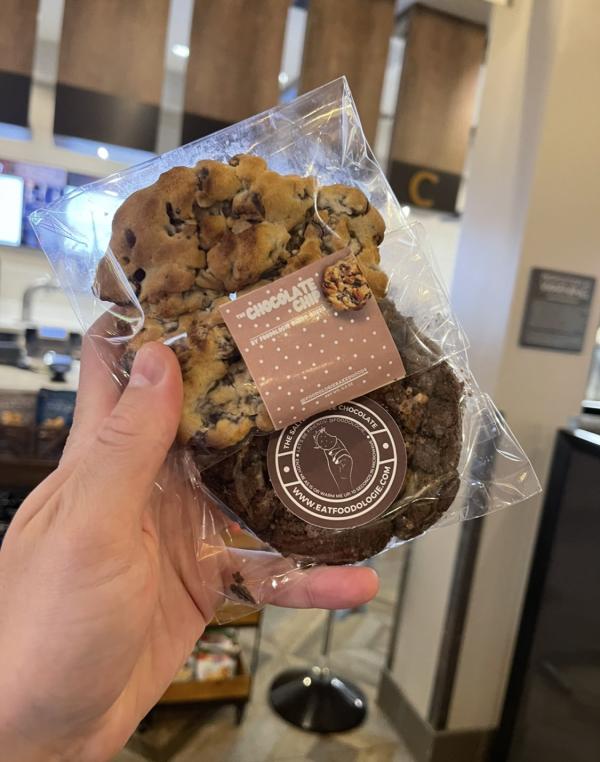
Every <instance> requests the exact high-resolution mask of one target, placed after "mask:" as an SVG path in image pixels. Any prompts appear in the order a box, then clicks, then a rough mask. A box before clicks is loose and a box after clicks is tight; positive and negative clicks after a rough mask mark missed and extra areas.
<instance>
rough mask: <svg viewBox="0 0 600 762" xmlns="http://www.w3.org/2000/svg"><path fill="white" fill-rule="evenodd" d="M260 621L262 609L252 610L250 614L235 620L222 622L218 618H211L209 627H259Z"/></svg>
mask: <svg viewBox="0 0 600 762" xmlns="http://www.w3.org/2000/svg"><path fill="white" fill-rule="evenodd" d="M259 622H260V611H252V612H250V613H249V614H245V615H244V616H241V617H240V618H239V619H235V620H234V621H233V622H227V624H221V623H220V622H218V621H217V620H216V619H213V620H211V622H210V623H209V625H208V626H209V627H257V626H258V624H259Z"/></svg>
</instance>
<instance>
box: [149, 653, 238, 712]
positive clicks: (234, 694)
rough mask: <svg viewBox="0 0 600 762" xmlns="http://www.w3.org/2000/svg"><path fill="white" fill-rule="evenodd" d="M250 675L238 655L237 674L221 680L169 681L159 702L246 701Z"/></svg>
mask: <svg viewBox="0 0 600 762" xmlns="http://www.w3.org/2000/svg"><path fill="white" fill-rule="evenodd" d="M251 682H252V676H251V674H250V672H249V671H248V670H247V669H246V667H245V665H244V661H243V659H242V658H241V657H238V665H237V674H235V675H233V677H227V678H224V679H223V680H190V681H188V682H181V683H171V685H170V686H169V687H168V688H167V690H166V691H165V693H164V695H163V696H162V698H161V699H160V701H159V702H158V703H159V704H182V703H192V702H196V701H198V702H200V701H232V702H233V701H247V700H248V698H249V696H250V686H251Z"/></svg>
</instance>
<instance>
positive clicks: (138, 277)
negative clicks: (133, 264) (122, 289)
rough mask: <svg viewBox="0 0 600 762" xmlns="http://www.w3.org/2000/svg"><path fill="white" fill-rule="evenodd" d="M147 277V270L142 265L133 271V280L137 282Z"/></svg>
mask: <svg viewBox="0 0 600 762" xmlns="http://www.w3.org/2000/svg"><path fill="white" fill-rule="evenodd" d="M145 277H146V271H145V270H144V269H143V268H142V267H138V269H137V270H136V271H135V272H134V273H133V280H134V281H136V283H141V282H142V281H143V280H144V278H145Z"/></svg>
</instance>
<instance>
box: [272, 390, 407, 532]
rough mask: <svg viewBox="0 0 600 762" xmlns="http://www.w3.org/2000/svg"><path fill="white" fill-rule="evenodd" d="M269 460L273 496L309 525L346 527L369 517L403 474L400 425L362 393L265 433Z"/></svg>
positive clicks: (390, 498) (393, 494)
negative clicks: (334, 407) (269, 434)
mask: <svg viewBox="0 0 600 762" xmlns="http://www.w3.org/2000/svg"><path fill="white" fill-rule="evenodd" d="M267 465H268V469H269V477H270V479H271V484H272V485H273V489H274V490H275V493H276V494H277V497H278V498H279V499H280V500H281V502H282V503H283V504H284V505H285V507H286V508H287V509H288V510H290V511H291V512H292V513H293V514H295V515H296V516H298V517H299V518H301V519H302V520H303V521H306V522H307V523H308V524H314V525H315V526H319V527H325V528H328V529H347V528H350V527H358V526H361V525H362V524H367V523H370V522H372V521H373V520H374V519H376V518H377V517H379V516H381V514H382V513H384V512H385V511H386V510H387V509H388V508H389V507H390V506H391V505H392V503H393V502H394V500H395V499H396V498H397V496H398V494H399V493H400V490H401V488H402V484H403V482H404V477H405V476H406V447H405V445H404V440H403V438H402V433H401V431H400V429H399V427H398V424H397V423H396V422H395V421H394V419H393V418H392V416H391V415H390V414H389V413H388V412H387V411H386V410H385V409H384V408H383V407H382V406H381V405H379V404H377V403H376V402H374V401H373V400H371V399H369V398H368V397H363V398H361V399H359V400H354V401H353V402H345V403H343V404H341V405H339V406H338V407H337V408H336V409H335V410H328V411H326V412H323V413H320V414H318V415H316V416H313V417H312V418H310V419H309V420H306V421H300V422H297V423H294V424H292V425H291V426H288V427H287V428H286V429H284V430H283V431H280V432H277V433H275V434H272V435H271V438H270V440H269V448H268V456H267Z"/></svg>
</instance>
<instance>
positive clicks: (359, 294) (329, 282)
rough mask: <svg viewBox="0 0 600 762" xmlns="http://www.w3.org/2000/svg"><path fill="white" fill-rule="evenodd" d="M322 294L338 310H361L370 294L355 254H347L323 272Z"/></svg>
mask: <svg viewBox="0 0 600 762" xmlns="http://www.w3.org/2000/svg"><path fill="white" fill-rule="evenodd" d="M322 288H323V294H324V295H325V296H326V297H327V299H328V300H329V301H330V302H331V304H333V306H334V307H336V308H337V309H339V310H362V308H363V307H364V306H365V304H366V303H367V302H368V301H369V299H370V298H371V296H372V292H371V289H370V288H369V284H368V283H367V279H366V278H365V276H364V275H363V273H362V271H361V269H360V267H359V266H358V261H357V259H356V257H355V256H353V255H352V254H349V255H348V256H347V257H344V258H343V259H340V260H338V261H337V262H336V263H335V264H333V265H331V266H330V267H328V268H327V269H326V270H325V272H324V273H323V285H322Z"/></svg>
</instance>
